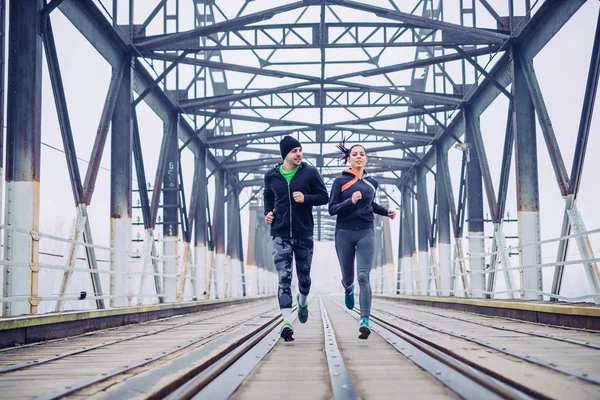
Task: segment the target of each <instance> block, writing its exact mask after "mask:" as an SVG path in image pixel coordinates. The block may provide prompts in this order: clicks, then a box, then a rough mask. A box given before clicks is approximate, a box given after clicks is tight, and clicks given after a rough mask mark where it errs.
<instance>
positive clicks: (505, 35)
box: [0, 0, 600, 316]
mask: <svg viewBox="0 0 600 400" xmlns="http://www.w3.org/2000/svg"><path fill="white" fill-rule="evenodd" d="M0 3H1V7H2V15H1V19H2V28H3V29H2V32H6V26H7V25H6V22H5V18H4V14H5V6H4V1H1V2H0ZM8 3H9V4H10V15H9V19H8V60H7V61H8V62H7V65H8V69H7V71H8V87H7V90H6V93H7V105H8V107H7V118H6V120H7V124H6V125H7V141H6V157H7V158H6V159H7V169H6V180H7V186H6V204H5V208H6V210H7V211H6V220H5V232H6V235H5V242H4V243H5V251H4V259H5V267H4V271H5V273H4V297H5V298H7V299H9V300H5V303H4V304H5V306H4V308H3V315H5V316H10V315H17V314H26V313H35V312H37V305H38V304H39V303H40V301H42V296H40V294H39V292H38V280H39V270H38V268H39V264H40V260H39V248H38V241H39V203H40V191H39V182H40V153H41V142H42V130H41V117H40V105H41V102H42V89H41V79H40V76H41V74H42V70H43V69H44V67H43V65H42V60H43V57H42V54H43V52H44V54H45V58H46V61H47V70H48V74H49V77H50V81H51V84H52V93H53V95H54V100H55V104H56V109H57V115H58V120H59V125H60V130H61V134H62V139H63V148H64V153H65V155H66V161H67V165H68V171H69V178H70V182H71V186H72V192H73V199H74V203H75V209H76V210H77V218H76V220H75V221H74V225H73V226H74V228H73V230H72V232H71V236H70V239H71V242H70V243H71V244H70V249H69V250H68V252H67V254H66V259H67V260H68V262H67V266H68V267H71V268H72V267H73V266H74V265H75V263H76V256H77V253H78V251H79V248H80V246H81V245H82V244H83V247H84V249H85V253H86V257H85V258H86V260H87V263H88V268H89V274H90V276H91V282H92V287H93V292H94V296H93V298H94V299H95V303H96V307H98V308H104V307H106V306H107V304H105V302H104V299H105V298H109V299H110V306H112V307H119V306H125V305H128V304H132V302H135V301H137V302H138V303H139V304H142V302H143V301H144V300H143V297H144V296H142V292H143V291H144V289H143V288H144V286H145V285H148V284H150V285H151V286H152V288H153V293H154V294H153V295H154V296H155V298H157V299H158V301H160V302H164V301H184V300H189V299H191V298H201V297H204V296H212V297H223V296H237V295H255V294H260V293H273V292H274V290H275V289H274V286H275V285H276V284H274V278H273V276H274V270H273V266H272V262H271V260H270V250H269V242H268V239H267V238H268V230H267V228H266V227H265V226H264V224H263V223H262V207H261V190H262V184H263V181H262V175H263V174H264V172H265V171H266V170H268V168H271V167H272V166H273V165H274V164H275V163H277V162H279V161H280V157H279V150H278V147H277V143H278V141H279V139H280V138H281V137H282V136H283V135H293V136H295V137H296V138H298V140H300V142H301V143H303V146H304V156H305V159H306V160H307V161H308V162H309V163H310V164H312V165H314V166H316V167H317V168H318V169H319V170H320V172H321V174H322V176H323V177H324V179H325V181H326V183H330V182H331V180H332V179H333V178H334V177H335V176H337V174H339V172H340V170H341V167H342V166H340V165H339V163H338V162H337V154H335V153H334V152H333V144H335V143H337V142H339V141H340V140H341V139H342V138H344V139H345V140H347V142H348V143H364V144H365V146H366V147H367V148H368V150H369V171H370V172H371V173H374V174H375V175H376V176H377V180H378V181H379V182H380V184H381V185H382V191H381V193H380V196H381V198H380V201H381V202H382V203H386V202H388V204H389V205H390V207H395V206H396V205H397V206H398V207H399V208H401V213H400V234H399V243H398V252H397V254H398V259H397V267H396V266H395V265H394V264H395V262H394V260H393V252H392V251H391V250H392V249H391V248H392V246H393V245H394V244H393V243H392V242H391V237H392V235H391V232H390V225H389V221H388V220H380V219H378V220H377V230H378V231H377V232H378V236H377V243H378V252H377V256H376V258H377V260H376V275H375V278H374V279H373V280H374V289H375V290H377V291H381V292H396V293H400V294H408V295H413V294H421V295H443V296H447V295H454V294H457V295H464V296H467V297H470V296H474V297H492V296H494V294H495V292H496V291H497V289H496V282H497V278H498V275H499V274H498V273H497V271H500V270H502V274H503V275H502V276H503V279H504V285H505V287H506V293H508V296H510V297H511V298H512V297H517V296H520V297H522V298H527V299H542V298H543V295H546V298H551V299H556V298H559V296H558V295H559V294H560V290H561V283H562V282H563V272H564V267H565V261H566V259H567V249H568V245H569V238H568V237H566V236H568V235H569V234H570V233H575V234H576V237H575V240H576V241H577V244H578V249H579V251H580V254H581V259H582V260H584V261H581V264H583V265H584V268H585V270H586V274H587V280H588V284H589V288H590V293H591V296H592V297H593V296H594V295H595V296H596V297H595V299H598V296H597V294H598V293H600V284H599V281H600V272H599V270H598V267H597V264H596V261H595V258H594V255H593V250H592V248H591V246H590V245H589V238H588V236H587V233H586V230H585V228H584V225H583V221H582V218H581V216H580V214H579V213H578V211H577V208H576V199H577V195H578V191H579V188H580V184H581V176H582V171H583V161H584V158H585V154H586V144H587V142H588V138H589V133H590V124H591V116H592V110H593V104H594V100H595V96H596V93H597V86H598V76H599V73H600V59H599V55H598V48H599V47H600V33H599V32H600V24H599V26H598V27H597V29H596V33H595V40H594V45H593V49H594V50H593V54H592V59H591V63H590V66H589V76H588V78H587V81H586V86H585V98H584V101H583V110H582V113H581V122H580V126H579V130H578V133H577V137H576V138H575V137H574V138H572V139H574V140H576V150H575V154H574V156H573V160H574V161H573V164H572V165H573V166H572V169H571V171H570V173H569V172H568V171H567V168H566V167H565V162H564V161H563V155H562V153H561V151H560V147H559V145H558V141H557V139H556V135H555V132H554V130H553V126H552V123H551V118H550V115H549V112H548V110H547V107H546V105H545V102H544V97H543V93H542V90H541V89H540V85H539V83H538V80H537V76H536V72H535V69H534V59H535V57H536V55H537V54H538V53H539V52H540V51H541V50H542V49H543V48H544V46H545V45H546V44H547V43H548V42H549V41H550V40H551V39H552V37H554V36H555V35H556V34H557V32H559V31H560V30H561V28H562V27H563V26H564V25H565V24H566V23H567V22H568V21H569V19H570V18H571V17H572V16H573V15H574V14H575V13H577V11H578V10H579V9H580V8H581V7H582V6H583V5H584V4H585V3H586V1H585V0H570V1H560V0H546V1H543V2H539V1H536V2H534V3H533V4H532V3H531V2H530V1H529V0H524V1H520V2H515V1H512V0H509V1H507V2H504V3H506V4H502V5H501V6H497V5H492V3H493V2H489V1H488V0H461V1H459V2H458V3H459V5H458V7H456V5H455V4H452V5H451V7H452V8H451V9H450V8H448V5H447V4H445V2H444V1H443V0H435V1H434V0H414V1H410V2H405V1H402V2H400V1H395V0H389V1H383V0H382V1H378V2H358V1H352V0H303V1H289V2H268V1H250V0H240V1H237V2H235V1H219V0H155V1H152V2H150V1H143V2H141V1H134V0H113V1H112V4H109V3H110V2H109V1H108V0H97V1H92V0H81V1H76V0H64V1H61V0H53V1H51V2H48V4H46V3H45V2H43V1H41V0H35V1H20V0H11V1H9V2H8ZM148 3H152V4H148ZM409 3H410V4H409ZM538 3H540V4H538ZM445 7H446V8H445ZM56 13H62V14H63V15H64V17H66V19H67V20H68V21H69V23H70V24H72V25H73V26H74V27H75V28H76V29H77V30H78V31H79V32H80V34H81V35H82V36H83V37H84V38H85V39H86V40H87V41H88V42H89V43H90V44H91V46H93V48H94V49H95V51H97V52H98V53H99V54H100V55H101V56H102V58H103V59H104V60H106V62H107V63H108V64H109V65H110V66H111V68H112V78H111V80H110V85H109V86H108V87H107V89H106V100H105V103H104V108H103V110H102V114H101V118H100V121H99V123H98V125H97V126H98V128H97V132H96V136H95V142H94V145H93V149H92V151H91V156H90V159H89V166H88V168H87V172H86V174H85V177H84V178H83V179H82V175H81V172H80V170H79V168H80V167H79V164H78V161H77V156H76V148H75V144H74V140H73V137H74V133H73V132H72V129H71V123H70V120H69V110H68V107H67V101H66V96H67V94H66V93H65V89H64V85H63V78H62V76H61V68H60V66H59V61H58V60H59V56H60V54H59V52H57V45H56V43H55V42H54V37H53V27H52V22H54V20H55V14H56ZM448 15H450V17H448V18H447V16H448ZM3 38H4V35H3ZM2 46H4V41H3V42H2ZM2 54H4V51H2ZM4 65H5V63H4V62H3V63H2V68H1V70H0V73H2V74H4V73H5V72H4V71H5V70H4ZM2 82H4V79H2ZM2 98H3V96H2ZM498 99H501V100H500V101H502V102H505V103H507V104H508V106H507V109H506V114H505V116H503V117H502V118H501V119H502V121H501V122H499V124H505V125H506V130H505V137H504V149H503V157H502V165H501V168H500V176H499V177H495V176H492V172H491V168H490V165H489V163H488V155H487V152H488V150H489V149H488V148H486V146H485V144H484V140H483V138H484V136H485V135H484V132H482V129H481V126H480V118H481V115H482V114H483V113H484V112H485V110H486V109H488V107H490V105H491V104H493V103H494V102H496V101H499V100H498ZM141 104H144V105H145V106H144V109H143V110H142V106H141ZM140 110H142V111H140ZM148 110H151V112H152V113H154V114H155V116H157V117H158V118H160V120H162V122H163V133H162V143H161V145H160V151H159V154H158V155H156V154H153V155H148V154H147V153H144V151H143V150H142V147H143V144H144V140H145V136H144V132H143V131H142V130H141V129H140V126H139V121H140V119H141V118H144V116H143V115H142V114H144V113H147V112H148ZM536 121H537V123H538V124H539V126H540V128H541V134H542V135H541V136H540V137H536ZM109 128H110V131H109ZM109 133H110V156H111V157H110V159H111V161H110V166H111V168H110V169H111V179H110V221H111V225H110V230H111V232H110V248H111V249H112V250H111V251H110V260H109V261H110V271H111V273H110V279H109V280H107V281H106V280H103V279H101V277H100V274H99V272H98V270H99V267H98V261H97V256H96V254H95V252H96V250H95V247H94V246H92V244H93V240H92V226H91V225H90V218H89V217H88V207H89V206H90V205H91V204H92V199H93V194H94V189H95V188H96V182H97V177H98V172H99V168H100V162H101V159H102V157H103V153H104V147H105V145H106V141H107V138H108V136H109ZM538 139H539V140H540V141H541V140H544V142H545V144H546V148H547V151H548V156H549V158H550V160H551V164H552V167H553V174H554V177H555V180H556V183H557V185H558V189H559V191H560V194H561V196H562V197H563V198H565V212H564V222H563V225H562V231H561V232H560V235H559V236H560V237H561V238H562V239H561V240H560V241H559V250H558V255H557V257H556V264H555V265H554V270H555V272H554V280H553V284H552V289H551V293H545V292H544V291H543V285H542V269H541V264H542V258H541V244H540V241H541V232H540V209H539V191H538V187H539V184H540V183H539V177H538V162H537V144H536V143H537V142H536V141H537V140H538ZM455 147H456V148H457V149H459V150H461V151H462V152H461V153H460V154H461V158H462V162H459V163H458V164H457V165H458V167H457V168H454V167H455V165H454V164H453V163H452V161H451V160H449V152H450V151H456V150H454V149H455ZM189 155H191V157H193V159H194V162H193V168H187V169H186V168H185V167H184V165H185V164H184V163H182V159H183V158H182V157H186V156H189ZM513 155H514V159H515V169H514V174H515V176H516V187H515V188H512V189H511V190H516V194H517V216H518V218H517V220H514V219H511V218H509V217H507V215H506V203H507V193H508V192H509V177H510V173H511V162H512V160H513ZM148 157H155V158H157V160H158V161H157V168H156V171H147V170H146V169H145V167H144V160H145V159H147V158H148ZM450 158H452V157H450ZM188 175H193V178H191V179H189V177H188ZM152 176H154V180H152V179H151V177H152ZM132 182H134V183H132ZM135 182H137V187H135V186H134V185H135ZM148 182H150V184H148ZM185 182H191V186H189V187H185V188H184V183H185ZM494 182H499V183H498V184H495V183H494ZM392 191H394V192H397V193H400V195H399V196H397V195H393V194H391V192H392ZM456 192H457V193H458V197H456V198H455V194H456ZM242 193H244V195H245V196H247V197H248V200H247V201H245V202H243V201H242V200H241V195H242ZM41 195H42V196H44V195H46V194H44V193H42V194H41ZM211 196H213V197H211ZM132 199H135V200H132ZM136 202H137V203H136ZM132 203H133V205H132ZM394 203H395V204H394ZM136 204H137V205H136ZM245 207H248V209H249V211H250V217H249V223H248V224H247V226H248V227H249V232H250V234H249V238H248V246H247V249H246V252H244V249H243V241H242V231H243V227H244V226H245V225H246V224H245V221H244V223H242V218H241V214H240V210H241V209H244V208H245ZM484 210H485V212H487V216H485V217H484ZM136 213H138V214H137V215H139V217H138V219H137V220H136V219H135V217H134V215H136ZM136 221H137V222H136ZM315 221H317V226H316V229H315V235H316V239H318V240H332V237H333V229H334V221H333V219H332V218H331V217H330V216H329V215H328V214H327V212H326V209H325V208H321V209H317V210H315ZM466 221H468V226H467V227H465V222H466ZM508 222H516V223H517V225H518V245H516V246H515V247H517V248H518V249H519V250H518V255H519V261H518V263H517V264H518V265H519V267H518V268H514V269H516V270H517V273H518V277H519V279H520V285H518V284H517V283H515V282H514V277H513V272H512V270H513V268H512V267H511V254H510V248H509V246H508V245H507V243H506V240H507V236H506V235H505V234H504V228H505V224H506V223H508ZM486 224H489V225H488V226H491V227H492V230H493V234H492V236H491V237H490V238H489V240H488V241H487V242H486V233H485V226H486ZM157 225H162V233H159V234H158V235H157V231H158V230H159V227H158V226H157ZM142 227H143V230H142ZM465 228H466V229H465ZM136 229H139V231H136ZM32 232H33V234H30V233H32ZM136 232H137V234H138V236H136ZM132 237H133V238H134V242H133V244H132V240H131V238H132ZM565 237H566V238H565ZM465 238H467V239H466V240H467V241H468V249H469V250H468V252H467V251H465V249H463V239H465ZM157 240H158V242H157ZM180 241H181V242H182V244H180V243H179V242H180ZM192 242H193V243H192ZM157 243H160V245H161V246H162V248H160V246H157ZM529 243H533V245H528V246H523V245H524V244H529ZM132 246H134V247H135V246H137V251H138V257H139V259H140V264H139V268H140V270H141V272H142V274H141V278H140V279H141V280H140V281H136V283H135V284H133V283H132V282H133V278H132V275H131V270H132V269H131V267H130V264H131V262H132V261H131V260H132V257H131V252H132ZM519 246H521V247H519ZM486 247H487V248H489V249H490V251H489V254H487V255H486V254H485V251H486ZM159 253H161V257H162V258H160V257H158V255H159ZM244 253H245V254H246V257H244ZM488 256H489V262H488V261H487V259H486V258H487V257H488ZM244 258H246V260H244ZM512 262H513V263H514V262H515V261H514V258H513V260H512ZM24 266H27V267H28V268H24ZM146 273H147V274H146ZM71 275H72V271H71V270H69V269H68V268H67V270H65V272H64V273H63V274H62V284H61V288H60V295H59V297H58V300H57V301H56V310H62V309H63V307H64V304H63V303H64V299H65V295H66V293H68V287H69V282H70V279H71ZM515 276H517V275H516V274H515ZM107 282H108V285H109V289H108V290H107V287H106V284H107ZM136 285H137V286H136ZM132 286H133V288H132ZM106 293H110V296H105V294H106ZM19 296H21V297H19ZM17 297H19V298H18V299H17Z"/></svg>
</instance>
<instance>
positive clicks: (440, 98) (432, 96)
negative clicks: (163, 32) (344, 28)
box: [149, 53, 462, 111]
mask: <svg viewBox="0 0 600 400" xmlns="http://www.w3.org/2000/svg"><path fill="white" fill-rule="evenodd" d="M149 57H150V58H152V59H156V60H162V61H171V62H176V61H178V62H179V63H181V64H189V65H197V66H203V67H210V68H213V69H220V70H224V71H235V72H242V73H248V74H254V75H261V76H270V77H273V78H292V79H300V80H303V81H306V82H303V83H299V84H297V85H298V87H300V86H304V85H308V84H310V83H316V84H319V85H320V84H321V82H322V80H321V79H320V78H317V77H313V76H310V75H304V74H297V73H292V72H286V71H277V70H270V69H264V68H256V67H248V66H244V65H238V64H230V63H221V62H216V61H210V60H201V59H196V58H189V57H181V56H176V55H171V54H158V53H152V54H151V55H150V56H149ZM328 83H335V84H339V85H343V86H347V87H353V88H360V89H363V90H369V91H372V92H376V93H386V94H393V95H397V96H404V97H409V98H422V99H427V100H435V101H436V102H437V103H438V104H460V102H461V101H462V100H461V99H460V98H458V97H457V96H453V95H445V94H438V93H426V92H417V91H410V90H399V89H388V88H380V87H377V86H370V85H365V84H360V83H354V82H346V81H341V80H337V81H330V80H328ZM254 94H255V96H252V93H250V94H247V95H246V96H247V97H243V98H251V97H256V96H259V95H261V94H257V93H256V92H254ZM235 96H236V95H230V96H228V98H229V99H232V100H229V101H233V100H234V99H236V97H235ZM237 96H241V95H237ZM184 104H185V103H184ZM187 111H190V110H189V108H188V110H187Z"/></svg>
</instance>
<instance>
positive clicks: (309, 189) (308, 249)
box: [263, 136, 329, 342]
mask: <svg viewBox="0 0 600 400" xmlns="http://www.w3.org/2000/svg"><path fill="white" fill-rule="evenodd" d="M279 148H280V149H281V157H282V158H283V163H281V164H278V165H276V166H275V167H274V168H273V169H271V170H270V171H269V172H267V173H266V174H265V184H264V193H263V200H264V207H265V222H266V223H267V224H268V225H271V236H272V240H273V262H274V263H275V268H276V269H277V273H278V275H279V291H278V294H277V295H278V299H279V308H280V309H281V314H282V316H283V329H282V330H281V337H282V338H283V339H284V340H285V341H286V342H289V341H292V340H294V337H293V335H294V329H293V327H292V323H291V317H292V290H291V284H292V258H295V260H296V274H297V276H298V291H299V292H300V293H298V294H297V296H296V301H297V303H298V320H299V321H300V322H301V323H305V322H306V320H307V319H308V301H307V297H308V293H309V292H310V284H311V281H310V266H311V262H312V255H313V230H314V222H313V216H312V208H313V206H320V205H324V204H327V203H328V201H329V195H328V193H327V189H326V188H325V184H324V183H323V180H322V179H321V176H320V175H319V172H318V171H317V169H316V168H315V167H312V166H310V165H308V164H307V163H305V162H302V145H301V144H300V142H298V140H296V139H294V138H293V137H291V136H285V137H283V138H282V139H281V142H279Z"/></svg>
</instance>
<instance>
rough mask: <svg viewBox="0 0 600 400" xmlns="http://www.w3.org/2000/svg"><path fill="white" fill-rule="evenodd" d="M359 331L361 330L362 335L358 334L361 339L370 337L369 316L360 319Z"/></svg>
mask: <svg viewBox="0 0 600 400" xmlns="http://www.w3.org/2000/svg"><path fill="white" fill-rule="evenodd" d="M358 331H359V332H360V335H358V338H359V339H367V338H368V337H369V335H370V334H371V328H369V320H368V319H367V318H363V319H361V320H360V325H359V327H358Z"/></svg>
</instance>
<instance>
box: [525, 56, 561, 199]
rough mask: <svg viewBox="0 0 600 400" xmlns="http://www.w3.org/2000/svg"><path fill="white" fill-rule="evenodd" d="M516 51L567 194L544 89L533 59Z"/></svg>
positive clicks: (549, 151) (559, 182)
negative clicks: (526, 57) (536, 73)
mask: <svg viewBox="0 0 600 400" xmlns="http://www.w3.org/2000/svg"><path fill="white" fill-rule="evenodd" d="M516 53H517V54H519V61H520V65H521V69H522V70H523V73H524V74H525V80H526V81H527V86H528V87H529V94H531V99H532V100H533V105H534V106H535V111H536V114H537V117H538V122H539V123H540V126H541V128H542V133H543V135H544V139H545V142H546V147H547V148H548V155H549V156H550V162H551V163H552V168H553V169H554V175H555V177H556V182H557V183H558V188H559V190H560V193H561V195H562V196H566V195H567V193H568V191H569V176H568V174H567V168H566V167H565V162H564V161H563V158H562V154H561V152H560V147H559V145H558V141H557V140H556V135H555V134H554V128H553V127H552V122H551V120H550V114H549V113H548V109H547V108H546V103H545V102H544V97H543V96H542V90H541V89H540V85H539V83H538V80H537V77H536V76H535V70H534V68H533V60H531V59H525V58H524V57H523V56H522V55H520V53H519V52H516Z"/></svg>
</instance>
